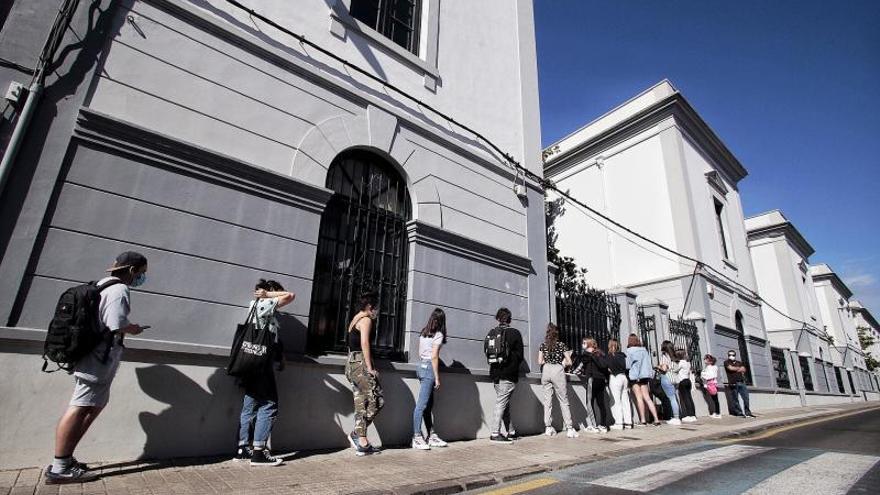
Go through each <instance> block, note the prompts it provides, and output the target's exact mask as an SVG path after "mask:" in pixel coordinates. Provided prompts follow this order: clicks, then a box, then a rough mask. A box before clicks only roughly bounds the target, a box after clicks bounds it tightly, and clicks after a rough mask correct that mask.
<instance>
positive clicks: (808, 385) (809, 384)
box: [798, 356, 813, 392]
mask: <svg viewBox="0 0 880 495" xmlns="http://www.w3.org/2000/svg"><path fill="white" fill-rule="evenodd" d="M798 362H800V363H801V373H803V375H804V390H807V391H810V392H812V391H813V375H812V374H811V373H810V360H809V359H807V358H806V357H804V356H798Z"/></svg>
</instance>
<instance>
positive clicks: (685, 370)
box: [678, 359, 691, 383]
mask: <svg viewBox="0 0 880 495" xmlns="http://www.w3.org/2000/svg"><path fill="white" fill-rule="evenodd" d="M690 379H691V363H689V362H688V361H685V360H684V359H680V360H679V361H678V382H679V383H681V381H682V380H690Z"/></svg>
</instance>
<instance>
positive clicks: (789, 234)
mask: <svg viewBox="0 0 880 495" xmlns="http://www.w3.org/2000/svg"><path fill="white" fill-rule="evenodd" d="M746 236H747V237H748V240H750V241H751V240H757V239H763V238H767V237H778V236H782V237H785V239H786V240H787V241H788V242H789V243H790V244H791V245H792V247H794V249H795V251H797V252H798V254H800V255H801V257H802V258H804V259H808V258H809V257H810V256H812V255H813V253H815V252H816V250H815V249H813V246H811V245H810V243H809V242H807V240H806V239H805V238H804V236H802V235H801V233H800V232H799V231H798V229H797V228H795V226H794V225H793V224H792V223H791V222H789V221H785V222H782V223H778V224H774V225H768V226H766V227H757V228H754V229H752V230H748V231H746Z"/></svg>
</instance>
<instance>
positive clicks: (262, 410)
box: [233, 279, 296, 466]
mask: <svg viewBox="0 0 880 495" xmlns="http://www.w3.org/2000/svg"><path fill="white" fill-rule="evenodd" d="M295 297H296V296H295V295H294V294H293V293H292V292H287V291H285V290H284V287H282V286H281V284H279V283H278V282H276V281H274V280H264V279H260V280H259V281H258V282H257V285H256V287H254V300H253V301H251V304H250V308H249V310H248V311H249V315H250V319H251V320H252V321H251V323H254V324H256V325H258V326H259V327H260V328H266V329H268V330H269V332H270V333H271V334H272V347H271V349H270V350H269V352H270V353H271V355H272V360H270V361H267V365H266V367H265V368H263V369H261V370H260V371H258V372H256V373H254V374H252V375H249V376H246V377H242V378H240V379H239V385H241V387H242V388H243V389H244V400H243V402H242V406H241V416H240V418H239V428H238V450H237V451H236V453H235V457H233V460H235V461H248V462H250V464H251V465H252V466H278V465H279V464H281V463H282V460H281V459H280V458H277V457H273V456H272V454H271V453H270V452H269V449H268V442H269V435H271V434H272V426H273V425H274V424H275V418H276V417H277V416H278V388H277V386H276V384H275V371H274V370H273V369H272V362H273V361H274V362H275V363H276V369H277V370H278V371H281V370H282V369H284V351H283V347H282V343H281V338H280V336H279V325H278V320H277V319H276V318H275V310H277V309H278V308H280V307H283V306H286V305H288V304H290V303H291V302H293V299H294V298H295ZM251 439H253V444H251ZM251 445H253V447H251Z"/></svg>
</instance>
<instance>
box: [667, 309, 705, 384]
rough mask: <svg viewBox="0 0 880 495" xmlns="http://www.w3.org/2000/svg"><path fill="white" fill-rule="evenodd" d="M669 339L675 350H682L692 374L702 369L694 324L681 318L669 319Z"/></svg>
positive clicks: (698, 340) (698, 342)
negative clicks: (685, 354) (689, 364)
mask: <svg viewBox="0 0 880 495" xmlns="http://www.w3.org/2000/svg"><path fill="white" fill-rule="evenodd" d="M669 337H670V339H671V340H672V344H673V345H674V346H675V348H676V349H684V350H685V352H687V357H688V360H689V361H690V363H691V368H692V370H693V372H694V373H699V371H700V370H702V369H703V359H702V356H700V335H699V332H698V331H697V325H696V323H694V322H692V321H688V320H684V319H681V318H677V319H675V318H669Z"/></svg>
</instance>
